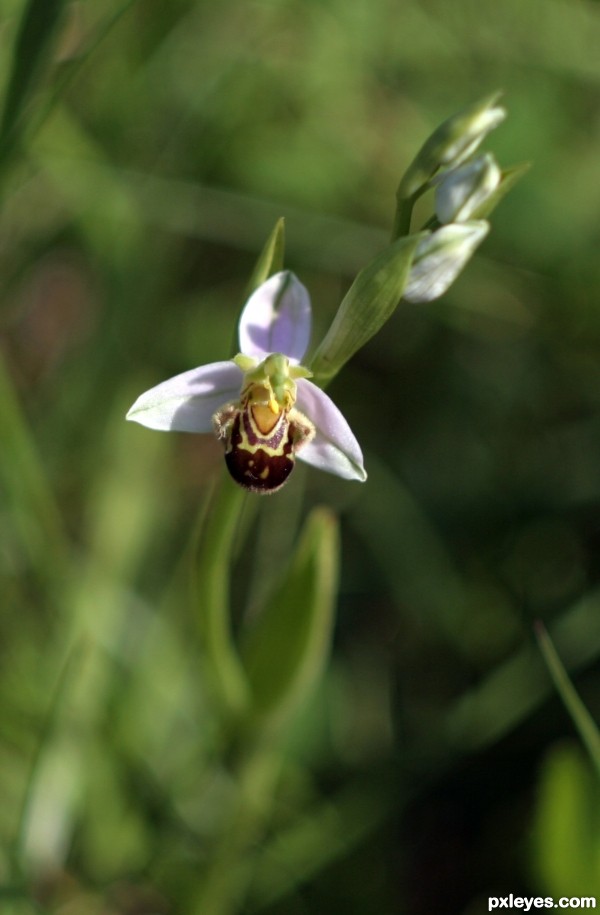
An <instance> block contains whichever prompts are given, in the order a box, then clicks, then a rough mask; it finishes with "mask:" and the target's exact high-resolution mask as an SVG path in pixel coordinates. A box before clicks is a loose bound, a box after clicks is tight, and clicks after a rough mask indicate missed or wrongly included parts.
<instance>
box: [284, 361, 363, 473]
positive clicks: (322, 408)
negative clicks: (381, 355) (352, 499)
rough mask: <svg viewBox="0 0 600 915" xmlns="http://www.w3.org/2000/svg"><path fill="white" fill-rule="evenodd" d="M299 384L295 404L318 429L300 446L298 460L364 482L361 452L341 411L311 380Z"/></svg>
mask: <svg viewBox="0 0 600 915" xmlns="http://www.w3.org/2000/svg"><path fill="white" fill-rule="evenodd" d="M296 383H297V386H298V389H297V399H296V406H297V407H298V409H299V410H300V411H301V412H302V413H304V414H305V416H306V417H307V418H308V419H310V420H311V422H312V423H313V424H314V426H315V429H316V434H315V437H314V438H313V439H312V441H310V442H309V443H308V444H307V445H305V446H304V447H302V448H300V449H299V451H298V458H299V460H301V461H304V462H305V463H306V464H311V465H312V466H313V467H318V468H319V470H326V471H328V472H329V473H334V474H336V476H338V477H343V478H344V479H345V480H360V481H361V482H364V481H365V480H366V479H367V474H366V471H365V468H364V464H363V456H362V451H361V450H360V445H359V444H358V442H357V441H356V438H355V437H354V433H353V432H352V430H351V428H350V426H349V425H348V423H347V422H346V420H345V418H344V416H343V415H342V413H341V412H340V411H339V410H338V408H337V407H336V405H335V404H334V402H333V401H332V400H331V398H330V397H328V396H327V394H325V392H324V391H322V390H321V389H320V388H318V387H317V386H316V385H315V384H312V382H310V381H306V379H304V378H301V379H299V380H298V381H297V382H296Z"/></svg>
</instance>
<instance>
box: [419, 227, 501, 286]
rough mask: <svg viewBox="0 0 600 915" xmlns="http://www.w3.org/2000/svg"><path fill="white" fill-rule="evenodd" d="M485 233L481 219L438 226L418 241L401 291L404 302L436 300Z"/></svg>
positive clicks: (487, 228)
mask: <svg viewBox="0 0 600 915" xmlns="http://www.w3.org/2000/svg"><path fill="white" fill-rule="evenodd" d="M488 231H489V223H487V222H485V221H484V220H475V219H473V220H471V221H470V222H461V223H451V224H450V225H449V226H442V228H441V229H437V230H436V231H435V232H432V233H431V234H430V235H428V236H427V237H426V238H424V239H423V240H422V241H420V242H419V244H418V245H417V249H416V252H415V259H414V261H413V265H412V267H411V268H410V274H409V277H408V283H407V284H406V287H405V289H404V292H403V296H404V298H405V299H406V300H407V301H408V302H432V301H433V300H434V299H439V297H440V296H441V295H443V294H444V292H445V291H446V289H448V287H449V286H450V285H451V284H452V283H453V282H454V280H455V279H456V277H457V276H458V274H459V273H460V272H461V270H462V269H463V267H464V266H465V264H466V263H467V261H468V260H469V258H470V257H471V255H472V254H473V252H474V251H475V249H476V247H477V246H478V245H479V244H480V243H481V242H482V241H483V239H484V238H485V236H486V235H487V233H488Z"/></svg>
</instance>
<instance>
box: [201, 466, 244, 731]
mask: <svg viewBox="0 0 600 915" xmlns="http://www.w3.org/2000/svg"><path fill="white" fill-rule="evenodd" d="M245 504H246V492H245V490H244V489H242V488H241V486H236V485H235V484H234V483H233V482H232V480H231V479H230V478H229V474H228V473H227V472H226V471H225V470H223V473H222V476H221V480H220V483H219V485H218V487H217V489H216V491H215V492H213V493H212V494H211V497H210V499H209V502H208V505H207V508H206V512H205V514H204V517H203V519H202V525H201V530H200V548H199V556H198V563H197V566H196V570H195V575H194V576H193V582H194V602H195V604H196V605H197V607H198V613H199V622H200V629H201V633H202V639H203V647H204V650H205V652H206V661H207V667H208V673H209V676H211V677H212V680H213V686H214V688H215V690H216V692H217V697H218V699H219V700H220V702H221V703H222V706H223V708H224V710H225V711H226V712H228V713H231V714H233V715H236V714H238V713H240V712H242V711H243V710H244V709H245V707H246V703H247V698H248V685H247V683H246V677H245V674H244V669H243V667H242V664H241V661H240V658H239V655H238V652H237V649H236V646H235V644H234V642H233V636H232V631H231V614H230V610H229V582H230V579H231V567H232V565H233V557H234V550H235V544H236V540H237V536H238V533H239V526H240V518H241V515H242V512H243V509H244V506H245Z"/></svg>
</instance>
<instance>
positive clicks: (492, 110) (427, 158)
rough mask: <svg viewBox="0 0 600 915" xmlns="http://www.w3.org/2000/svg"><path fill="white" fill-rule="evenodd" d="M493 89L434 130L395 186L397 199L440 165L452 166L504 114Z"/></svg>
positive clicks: (416, 187)
mask: <svg viewBox="0 0 600 915" xmlns="http://www.w3.org/2000/svg"><path fill="white" fill-rule="evenodd" d="M501 94H502V93H500V92H494V93H493V95H488V96H486V97H485V98H484V99H480V100H479V101H478V102H476V103H475V104H474V105H469V107H468V108H464V109H463V110H462V111H459V112H458V114H454V115H452V116H451V117H449V118H448V119H447V120H446V121H444V122H443V124H440V126H439V127H438V128H437V129H436V130H434V132H433V133H432V134H431V136H430V137H429V138H428V139H427V140H426V141H425V143H424V144H423V146H422V147H421V149H420V150H419V152H418V153H417V155H416V156H415V158H414V159H413V161H412V163H411V164H410V165H409V167H408V168H407V170H406V172H405V173H404V176H403V178H402V180H401V181H400V185H399V187H398V192H397V196H398V200H399V201H400V200H406V199H408V198H410V197H412V196H413V195H415V194H416V193H418V192H419V191H420V190H421V189H422V188H424V186H425V185H426V184H427V182H428V181H429V179H430V178H431V177H432V176H433V175H434V174H435V173H436V171H437V170H438V169H439V168H441V167H442V166H447V167H450V166H453V165H457V164H458V163H459V162H461V161H464V159H465V158H466V157H467V155H469V154H470V153H471V152H473V151H474V149H476V147H477V146H478V145H479V143H480V142H481V140H482V139H483V138H484V137H485V135H486V133H487V132H488V131H489V130H491V129H492V128H493V127H494V126H496V124H498V123H500V121H501V120H502V119H503V118H504V110H503V109H501V108H499V107H497V105H496V102H497V101H498V99H499V98H500V96H501Z"/></svg>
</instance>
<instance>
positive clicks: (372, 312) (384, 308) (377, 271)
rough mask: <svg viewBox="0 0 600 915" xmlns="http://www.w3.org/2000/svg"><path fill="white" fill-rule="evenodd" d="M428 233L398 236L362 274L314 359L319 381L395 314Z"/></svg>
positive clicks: (327, 377)
mask: <svg viewBox="0 0 600 915" xmlns="http://www.w3.org/2000/svg"><path fill="white" fill-rule="evenodd" d="M426 234H427V233H419V234H417V235H411V236H409V237H408V238H400V239H398V240H397V241H395V242H394V243H393V244H391V245H388V247H387V248H385V250H384V251H382V252H381V254H379V255H378V256H377V257H376V258H375V259H374V260H373V261H371V263H370V264H368V265H367V266H366V267H365V268H364V269H363V270H361V272H360V273H359V274H358V276H357V277H356V279H355V280H354V282H353V284H352V286H351V287H350V289H349V290H348V292H347V293H346V295H345V296H344V299H343V301H342V303H341V305H340V307H339V309H338V311H337V314H336V316H335V317H334V319H333V322H332V324H331V327H330V328H329V330H328V331H327V333H326V335H325V337H324V339H323V340H322V342H321V343H320V345H319V347H318V349H317V351H316V353H315V355H314V357H313V360H312V362H311V365H310V368H311V370H312V372H313V375H314V378H315V381H316V382H317V383H318V384H323V383H324V382H327V381H329V380H330V379H331V378H333V376H334V375H336V374H337V372H339V370H340V369H341V368H342V366H343V365H344V364H345V363H346V362H347V361H348V359H350V358H351V357H352V356H353V355H354V353H356V352H357V351H358V350H359V349H360V348H361V347H363V346H364V345H365V343H367V342H368V341H369V340H370V339H371V337H373V336H375V334H376V333H377V332H378V331H379V330H380V328H381V327H382V326H383V325H384V324H385V322H386V321H387V320H388V319H389V318H390V317H391V315H392V314H393V312H394V310H395V308H396V306H397V305H398V302H399V301H400V299H401V298H402V293H403V291H404V287H405V286H406V282H407V280H408V275H409V272H410V268H411V264H412V260H413V255H414V253H415V248H416V247H417V244H418V243H419V241H420V240H421V239H422V238H423V237H425V235H426Z"/></svg>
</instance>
